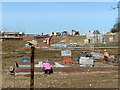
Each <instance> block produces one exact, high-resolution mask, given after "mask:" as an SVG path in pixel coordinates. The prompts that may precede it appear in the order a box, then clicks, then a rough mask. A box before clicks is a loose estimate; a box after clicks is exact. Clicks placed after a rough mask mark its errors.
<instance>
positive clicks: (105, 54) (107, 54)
mask: <svg viewBox="0 0 120 90" xmlns="http://www.w3.org/2000/svg"><path fill="white" fill-rule="evenodd" d="M103 55H104V57H103V60H105V61H107V62H109V60H108V57H109V53H108V52H107V51H106V49H105V50H104V54H103Z"/></svg>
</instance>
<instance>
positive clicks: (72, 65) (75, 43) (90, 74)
mask: <svg viewBox="0 0 120 90" xmlns="http://www.w3.org/2000/svg"><path fill="white" fill-rule="evenodd" d="M85 39H86V36H83V35H81V36H79V35H65V36H64V35H63V36H44V35H42V36H41V35H39V36H36V35H35V36H34V37H33V35H27V36H26V37H24V38H23V39H21V40H16V39H13V40H11V39H10V40H9V39H8V40H4V41H1V44H2V49H1V51H2V52H1V55H2V88H21V89H22V88H26V89H27V88H31V85H30V84H31V66H32V65H33V66H34V68H33V71H34V75H33V79H34V82H33V83H34V88H79V89H82V88H104V89H108V88H109V89H118V88H119V64H120V59H119V48H118V46H119V43H118V42H113V43H112V42H107V43H106V44H101V43H98V42H97V43H89V42H88V44H86V43H84V40H85ZM31 43H32V44H33V45H34V52H32V48H31V46H30V45H31ZM104 50H106V51H107V52H108V53H109V57H108V60H109V61H105V60H104V59H103V54H104ZM82 53H86V54H87V56H81V57H80V58H79V59H78V57H79V56H80V55H81V54H82ZM33 54H34V55H33ZM31 60H33V61H34V62H31ZM45 61H48V62H50V64H51V65H52V68H53V74H49V75H46V74H44V71H43V69H42V67H43V65H42V63H43V62H45Z"/></svg>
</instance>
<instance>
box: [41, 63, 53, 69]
mask: <svg viewBox="0 0 120 90" xmlns="http://www.w3.org/2000/svg"><path fill="white" fill-rule="evenodd" d="M43 68H44V69H45V70H47V69H51V65H50V63H49V62H45V63H43Z"/></svg>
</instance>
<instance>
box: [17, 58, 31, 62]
mask: <svg viewBox="0 0 120 90" xmlns="http://www.w3.org/2000/svg"><path fill="white" fill-rule="evenodd" d="M19 62H30V60H29V59H28V58H21V59H20V60H19Z"/></svg>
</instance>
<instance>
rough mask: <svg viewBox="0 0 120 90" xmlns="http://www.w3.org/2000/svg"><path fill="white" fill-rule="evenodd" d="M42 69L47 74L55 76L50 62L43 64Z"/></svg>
mask: <svg viewBox="0 0 120 90" xmlns="http://www.w3.org/2000/svg"><path fill="white" fill-rule="evenodd" d="M42 69H43V71H44V72H45V74H53V68H52V65H51V64H50V63H49V62H48V61H46V62H44V63H43V67H42Z"/></svg>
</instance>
